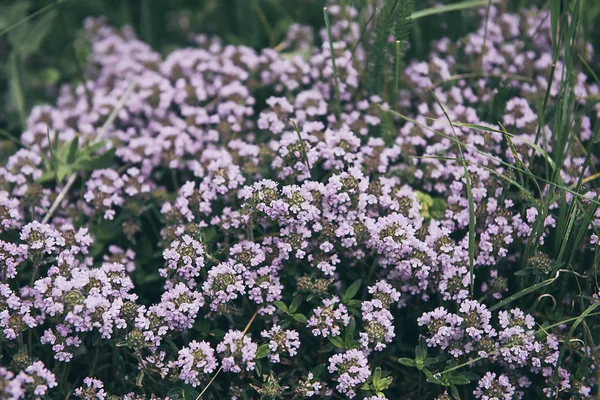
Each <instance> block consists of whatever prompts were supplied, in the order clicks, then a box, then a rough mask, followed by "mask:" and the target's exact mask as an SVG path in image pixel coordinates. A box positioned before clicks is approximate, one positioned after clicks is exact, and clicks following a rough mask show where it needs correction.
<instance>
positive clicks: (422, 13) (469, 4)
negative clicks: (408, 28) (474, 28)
mask: <svg viewBox="0 0 600 400" xmlns="http://www.w3.org/2000/svg"><path fill="white" fill-rule="evenodd" d="M488 2H489V0H470V1H461V2H459V3H454V4H447V5H445V6H439V7H431V8H426V9H424V10H419V11H415V12H414V13H412V16H411V18H412V19H419V18H423V17H428V16H430V15H436V14H443V13H447V12H451V11H459V10H465V9H468V8H477V7H483V6H487V5H488ZM497 2H498V1H496V0H493V1H492V3H497Z"/></svg>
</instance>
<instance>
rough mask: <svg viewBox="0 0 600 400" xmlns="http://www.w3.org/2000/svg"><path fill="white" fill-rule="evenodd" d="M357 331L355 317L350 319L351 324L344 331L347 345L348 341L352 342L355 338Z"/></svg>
mask: <svg viewBox="0 0 600 400" xmlns="http://www.w3.org/2000/svg"><path fill="white" fill-rule="evenodd" d="M355 331H356V318H354V317H353V318H351V319H350V323H349V324H348V326H347V327H346V329H345V330H344V335H345V340H346V343H348V341H350V340H352V337H353V335H354V332H355Z"/></svg>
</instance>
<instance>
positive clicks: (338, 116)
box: [323, 7, 342, 121]
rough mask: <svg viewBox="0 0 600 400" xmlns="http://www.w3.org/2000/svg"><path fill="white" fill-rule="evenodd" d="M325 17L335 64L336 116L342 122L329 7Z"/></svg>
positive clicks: (332, 60) (332, 61) (332, 59)
mask: <svg viewBox="0 0 600 400" xmlns="http://www.w3.org/2000/svg"><path fill="white" fill-rule="evenodd" d="M323 15H324V16H325V25H326V26H327V37H328V38H329V51H330V52H331V63H332V64H333V77H334V83H335V98H336V100H337V107H336V112H335V116H336V117H337V120H338V121H340V118H341V114H342V101H341V99H340V87H339V84H338V73H337V67H336V65H335V52H334V51H333V38H332V36H331V24H330V23H329V14H328V13H327V7H323Z"/></svg>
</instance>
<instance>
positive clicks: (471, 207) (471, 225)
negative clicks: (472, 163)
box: [431, 91, 475, 297]
mask: <svg viewBox="0 0 600 400" xmlns="http://www.w3.org/2000/svg"><path fill="white" fill-rule="evenodd" d="M431 94H432V95H433V98H434V99H435V101H436V103H437V104H438V105H439V106H440V108H441V109H442V112H443V113H444V115H445V116H446V119H447V120H448V122H449V123H450V126H451V127H452V133H453V134H454V137H455V138H456V140H457V142H458V143H457V147H458V152H459V154H460V158H461V161H462V165H463V170H464V171H465V182H466V187H467V199H468V201H469V276H470V280H471V297H473V293H474V290H475V279H474V276H475V274H474V268H475V203H474V202H473V192H472V190H471V176H470V175H469V169H468V168H467V162H466V161H465V156H464V154H463V151H462V145H461V144H460V141H459V140H458V136H457V135H456V131H455V130H454V125H452V121H451V120H450V117H449V116H448V113H447V112H446V109H445V108H444V106H443V105H442V103H441V102H440V100H439V99H438V98H437V96H436V95H435V93H434V92H433V91H431Z"/></svg>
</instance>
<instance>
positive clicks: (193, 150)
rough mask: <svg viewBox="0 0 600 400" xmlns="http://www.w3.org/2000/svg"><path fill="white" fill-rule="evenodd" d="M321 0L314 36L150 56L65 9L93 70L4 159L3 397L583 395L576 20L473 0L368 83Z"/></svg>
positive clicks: (358, 48) (586, 54)
mask: <svg viewBox="0 0 600 400" xmlns="http://www.w3.org/2000/svg"><path fill="white" fill-rule="evenodd" d="M388 11H389V10H388ZM328 12H329V18H330V19H331V36H332V42H331V47H330V41H329V39H328V33H327V29H323V30H322V31H321V32H317V35H315V34H314V33H313V32H312V30H311V29H310V28H308V27H305V26H300V25H293V26H292V27H291V28H290V30H289V33H288V37H287V39H286V41H285V42H284V43H283V45H282V46H279V48H277V49H263V50H261V51H255V50H253V49H250V48H247V47H244V46H233V45H225V44H223V43H222V42H221V40H219V39H218V38H214V37H207V36H196V37H194V38H193V44H192V45H190V47H187V48H180V49H176V50H174V51H172V52H170V53H169V54H168V55H166V56H165V57H162V56H161V55H160V54H158V53H156V52H155V51H153V50H152V48H150V47H149V46H148V45H147V44H145V43H143V42H141V41H139V40H138V39H136V37H135V35H134V33H133V32H132V31H131V30H130V29H128V28H123V29H121V30H117V29H114V28H112V27H109V26H106V25H104V24H103V23H102V21H101V20H94V19H90V20H88V21H87V23H86V26H85V32H86V35H87V40H89V43H90V46H91V52H90V55H89V61H88V64H87V66H86V76H88V77H89V80H88V81H87V82H86V84H85V86H84V85H75V86H70V85H65V86H63V87H62V89H61V90H60V95H59V96H58V99H57V100H56V103H55V104H54V105H42V106H36V107H34V109H33V110H32V112H31V114H30V115H29V118H28V120H27V130H26V131H25V132H23V134H22V135H21V137H20V141H21V142H22V145H23V148H21V149H20V150H18V151H16V152H15V153H14V154H13V155H12V156H11V157H10V158H9V159H8V161H7V162H6V164H5V165H4V166H3V167H2V168H0V188H1V191H0V214H1V216H2V231H1V234H0V238H1V240H0V248H1V250H0V258H1V259H2V269H1V278H2V282H1V284H0V304H1V305H2V307H1V308H0V336H1V337H2V340H1V342H0V350H1V355H2V358H1V361H0V363H1V365H2V366H1V367H0V397H1V398H3V399H5V398H7V399H18V398H39V399H42V398H50V399H59V398H60V399H64V398H65V397H68V396H71V397H73V396H75V397H79V398H83V399H117V398H119V399H141V398H156V399H158V398H160V399H166V398H170V399H177V398H180V399H181V398H185V399H195V398H197V397H198V396H199V395H200V394H201V393H203V394H202V395H203V397H204V398H213V399H224V398H236V399H253V398H264V399H275V398H306V397H313V398H326V397H331V398H363V399H370V400H374V399H385V398H390V399H402V398H413V397H411V396H418V397H419V398H431V399H433V398H438V399H449V398H451V396H452V398H458V397H457V396H462V398H478V399H479V398H481V399H513V398H525V399H532V398H536V396H543V397H549V398H551V397H553V398H564V399H577V398H588V397H589V396H592V395H594V393H595V391H596V388H595V385H596V384H597V379H596V376H597V373H598V371H597V369H596V365H598V364H597V363H598V362H599V359H598V353H597V348H596V347H594V346H595V345H594V343H593V338H596V339H598V335H597V331H596V333H593V332H592V331H593V327H594V326H597V322H596V323H594V322H593V320H592V319H590V320H587V319H586V316H587V315H593V312H594V311H593V310H594V309H595V306H596V305H597V304H599V303H598V300H597V296H596V294H597V293H598V287H597V280H595V279H594V278H595V277H596V272H595V271H596V269H595V268H596V265H597V257H596V256H595V254H597V253H596V251H597V250H596V243H597V240H598V237H597V236H596V234H595V232H596V228H595V225H594V224H595V223H596V222H598V220H597V219H596V218H598V216H599V215H600V214H599V213H597V212H596V209H597V205H598V193H597V192H595V191H593V190H592V189H591V188H592V187H593V184H594V180H593V178H594V177H593V174H594V171H595V168H596V167H597V166H598V165H597V164H598V163H597V162H598V160H597V159H596V158H595V157H588V156H587V154H588V151H586V149H589V148H591V147H590V146H592V145H593V137H594V135H595V134H594V123H595V121H596V119H597V117H598V113H599V112H600V107H598V103H597V99H598V95H599V89H600V87H599V86H598V85H597V84H596V83H593V82H594V81H593V79H591V78H589V77H588V76H589V71H588V70H587V69H586V68H585V65H586V64H587V63H588V62H590V63H591V62H592V60H593V59H594V54H593V49H592V48H591V46H589V45H587V46H586V45H585V44H584V42H582V41H581V40H574V41H573V43H572V44H573V52H575V51H576V52H578V53H577V54H581V55H583V57H582V58H581V59H579V58H577V59H576V60H573V59H568V60H567V57H566V56H565V54H563V53H562V52H561V53H560V54H555V53H553V47H552V24H551V19H550V18H549V14H548V11H547V10H544V11H538V10H537V9H527V10H525V11H524V12H522V13H520V14H519V15H515V14H510V13H508V12H506V11H504V7H503V6H496V5H493V6H491V7H490V9H489V12H488V13H486V12H485V10H484V12H481V13H473V15H472V17H473V18H475V19H477V20H478V21H480V23H479V28H478V29H477V30H475V31H474V32H472V33H471V34H469V35H467V36H465V37H463V38H460V39H459V40H450V39H448V38H443V39H440V40H439V41H437V42H435V43H434V44H433V45H432V51H431V53H430V55H429V58H428V59H427V60H421V61H419V60H417V61H412V62H410V63H408V64H407V65H406V66H405V67H403V68H402V70H403V71H402V74H401V76H400V77H399V78H400V79H399V80H398V81H397V82H389V81H388V82H386V85H385V87H386V88H387V89H385V90H383V91H379V92H377V93H375V92H374V91H373V90H371V89H370V86H369V87H367V86H365V84H364V82H365V79H366V78H365V74H367V73H368V72H369V71H372V70H373V69H372V68H373V66H372V65H371V64H370V59H369V57H368V54H369V48H368V46H365V43H369V40H368V39H367V40H366V41H365V38H362V37H361V21H360V20H359V12H358V11H357V10H356V9H353V8H351V7H339V6H332V7H330V8H329V10H328ZM372 12H378V11H375V10H372ZM315 36H317V37H315ZM359 39H360V41H359ZM378 39H379V40H380V39H381V37H379V38H378V37H376V34H375V36H374V37H373V38H372V41H371V42H370V43H371V44H373V45H376V44H377V42H378ZM315 43H322V46H320V47H319V46H316V45H315ZM391 46H392V47H393V46H394V43H391ZM331 49H333V51H334V55H335V60H332V54H331ZM403 51H404V50H403ZM390 53H391V54H392V55H393V52H390ZM582 60H584V61H582ZM585 60H587V62H586V61H585ZM332 61H334V62H332ZM334 67H335V70H334ZM394 67H395V62H394V60H393V57H392V58H391V59H390V63H389V68H390V69H392V70H393V69H394ZM386 68H388V66H387V65H386ZM567 73H568V74H569V76H570V77H571V78H570V79H571V80H570V82H569V84H565V81H566V80H567V78H565V77H566V76H567ZM386 76H388V77H391V80H393V73H392V74H391V75H386ZM549 78H551V79H550V80H549ZM395 84H397V85H398V87H399V88H400V90H399V92H394V93H391V94H390V91H392V89H393V88H394V85H395ZM390 88H391V89H390ZM338 97H339V100H338ZM565 98H566V99H567V100H565ZM384 99H386V101H384ZM559 100H560V101H559ZM567 103H568V104H570V106H572V107H571V108H569V109H566V108H561V107H556V106H555V105H556V104H561V105H564V104H567ZM542 104H544V106H546V107H545V108H544V109H547V110H549V111H548V112H547V115H546V120H545V121H540V113H539V110H540V109H541V107H542ZM559 113H569V118H563V119H561V120H568V121H570V123H571V124H572V128H571V130H572V134H573V137H574V138H576V139H575V140H563V139H561V138H562V136H559V135H557V134H554V133H553V132H555V131H556V130H558V129H564V127H562V126H557V124H555V123H553V121H554V118H555V117H554V116H555V115H557V114H559ZM571 114H572V115H571ZM451 122H452V123H451ZM567 129H568V128H567ZM535 177H539V178H540V179H537V178H535ZM56 179H58V184H57V183H56ZM565 188H566V189H565ZM53 204H54V205H55V206H54V207H53ZM573 204H576V205H577V209H576V213H575V216H574V217H573V220H572V222H571V225H570V228H569V230H568V233H567V234H566V236H565V232H566V231H565V230H564V229H566V228H562V229H563V230H562V231H560V229H559V228H560V225H561V224H560V223H559V221H560V220H561V219H563V220H564V218H566V217H565V207H571V205H573ZM569 212H570V211H567V214H568V213H569ZM557 225H558V226H557ZM567 227H568V226H567ZM558 231H560V232H558ZM569 234H570V235H571V240H573V239H572V238H575V237H576V236H577V235H579V236H577V237H578V240H579V242H577V243H575V244H573V243H572V242H568V243H569V244H568V246H561V245H560V243H562V241H563V239H564V240H565V241H567V240H569ZM559 236H560V237H559ZM546 242H548V243H546ZM556 243H558V244H559V245H558V246H556V245H555V244H556ZM515 272H517V275H516V276H515ZM555 281H556V282H555ZM527 288H530V289H527ZM577 288H579V289H577ZM524 291H525V292H524ZM510 296H513V297H512V298H511V297H510ZM580 315H582V318H581V319H577V317H579V316H580ZM586 321H587V323H586ZM588 324H589V326H588ZM573 326H575V328H576V329H575V330H574V331H572V332H571V327H573ZM584 328H585V329H584ZM596 329H597V328H596ZM586 330H587V331H586ZM594 335H595V336H594ZM415 346H416V348H415ZM215 376H216V378H215V379H214V380H212V378H213V377H215ZM386 396H388V397H386ZM594 396H595V395H594Z"/></svg>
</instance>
